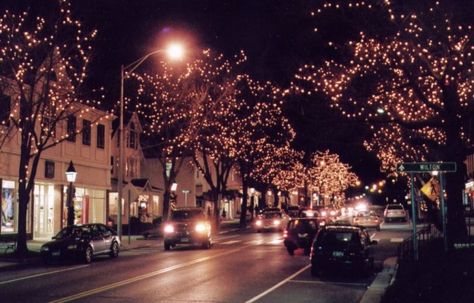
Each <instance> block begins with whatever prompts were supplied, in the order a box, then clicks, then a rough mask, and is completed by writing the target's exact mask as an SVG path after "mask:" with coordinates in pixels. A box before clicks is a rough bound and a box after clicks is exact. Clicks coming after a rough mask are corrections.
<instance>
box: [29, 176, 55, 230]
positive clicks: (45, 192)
mask: <svg viewBox="0 0 474 303" xmlns="http://www.w3.org/2000/svg"><path fill="white" fill-rule="evenodd" d="M54 197H55V195H54V184H35V188H34V192H33V216H34V218H33V239H51V237H52V236H54V233H55V230H54V219H55V218H54V217H55V216H54V212H55V203H54Z"/></svg>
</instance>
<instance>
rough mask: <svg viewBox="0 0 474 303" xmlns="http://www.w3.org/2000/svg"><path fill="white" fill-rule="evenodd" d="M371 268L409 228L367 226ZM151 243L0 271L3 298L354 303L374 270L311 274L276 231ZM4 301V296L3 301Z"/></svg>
mask: <svg viewBox="0 0 474 303" xmlns="http://www.w3.org/2000/svg"><path fill="white" fill-rule="evenodd" d="M370 234H371V238H372V239H374V240H377V241H378V242H379V243H378V245H376V247H375V264H376V266H375V267H376V270H375V271H377V270H380V266H381V264H382V262H383V260H384V259H385V258H387V257H389V256H394V255H396V246H397V245H398V244H399V242H400V241H401V240H402V239H403V238H406V237H407V236H409V234H410V231H409V229H403V230H396V229H390V230H382V231H379V232H375V231H372V232H371V233H370ZM156 241H157V245H156V246H154V247H148V248H140V249H134V250H129V251H124V252H122V253H121V254H120V257H119V258H117V259H109V258H108V257H98V258H96V259H95V260H94V262H93V263H92V264H90V265H83V264H61V263H60V264H56V265H50V266H37V267H33V268H28V269H21V270H5V271H2V272H1V277H0V292H1V293H2V301H3V302H68V301H78V302H136V301H137V300H138V301H140V302H290V301H291V302H314V299H315V298H318V302H358V301H359V300H360V298H361V297H362V295H363V294H364V292H365V290H366V289H367V286H368V285H370V283H371V282H372V280H373V279H374V277H375V274H376V273H373V274H372V275H370V276H369V277H367V278H361V277H353V276H351V275H350V274H341V275H334V276H333V275H329V276H323V277H322V278H314V277H312V276H311V274H310V262H309V258H308V256H304V255H303V254H302V252H299V251H298V252H297V253H296V254H295V256H289V255H288V253H287V252H286V249H285V247H284V246H283V243H282V242H283V238H282V235H281V234H280V233H270V232H268V233H254V232H251V231H250V230H249V231H245V232H239V233H237V232H231V233H227V234H223V235H219V236H217V237H214V245H213V246H212V248H211V249H209V250H203V249H200V248H191V247H178V248H176V249H173V250H171V251H166V252H165V251H164V250H163V247H162V242H161V239H157V240H156ZM4 300H5V301H4Z"/></svg>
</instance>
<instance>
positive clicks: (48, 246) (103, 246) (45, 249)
mask: <svg viewBox="0 0 474 303" xmlns="http://www.w3.org/2000/svg"><path fill="white" fill-rule="evenodd" d="M119 250H120V239H119V237H118V236H117V234H116V233H115V231H113V230H112V229H110V228H108V227H107V226H105V225H103V224H85V225H73V226H68V227H65V228H63V229H62V230H61V231H60V232H59V233H58V234H57V235H56V236H54V237H53V241H50V242H47V243H45V244H43V246H41V257H42V258H43V260H44V262H45V263H49V262H50V261H51V260H53V259H63V260H80V261H82V262H85V263H90V262H91V261H92V258H93V257H94V256H97V255H109V256H110V257H111V258H115V257H117V256H118V254H119Z"/></svg>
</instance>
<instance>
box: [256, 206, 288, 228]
mask: <svg viewBox="0 0 474 303" xmlns="http://www.w3.org/2000/svg"><path fill="white" fill-rule="evenodd" d="M289 219H290V218H289V217H288V215H286V214H285V213H284V212H283V211H282V210H281V209H279V208H265V209H264V210H263V211H262V213H261V214H260V215H259V216H258V217H257V220H256V221H255V225H254V227H255V229H256V230H257V232H261V231H262V230H279V231H283V230H284V229H285V228H286V226H287V225H288V221H289Z"/></svg>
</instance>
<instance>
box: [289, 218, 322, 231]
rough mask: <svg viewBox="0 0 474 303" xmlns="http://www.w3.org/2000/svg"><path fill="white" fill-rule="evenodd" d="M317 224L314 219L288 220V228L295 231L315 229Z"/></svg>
mask: <svg viewBox="0 0 474 303" xmlns="http://www.w3.org/2000/svg"><path fill="white" fill-rule="evenodd" d="M317 226H318V225H317V222H316V221H315V220H294V221H291V222H290V224H289V229H294V230H297V231H315V230H316V229H317V228H318V227H317Z"/></svg>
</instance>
